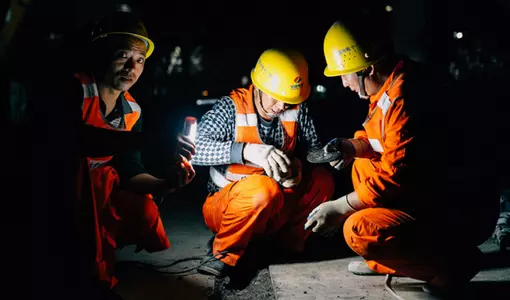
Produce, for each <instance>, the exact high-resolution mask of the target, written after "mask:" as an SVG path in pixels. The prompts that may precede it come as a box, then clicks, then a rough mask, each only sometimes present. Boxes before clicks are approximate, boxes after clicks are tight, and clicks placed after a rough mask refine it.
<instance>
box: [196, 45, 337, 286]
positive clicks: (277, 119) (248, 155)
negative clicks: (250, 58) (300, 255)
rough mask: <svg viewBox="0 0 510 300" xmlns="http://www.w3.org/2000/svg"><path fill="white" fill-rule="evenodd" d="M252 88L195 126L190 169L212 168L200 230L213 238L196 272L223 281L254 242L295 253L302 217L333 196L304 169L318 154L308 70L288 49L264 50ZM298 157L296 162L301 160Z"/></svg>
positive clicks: (326, 179) (321, 179)
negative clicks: (266, 241) (272, 241)
mask: <svg viewBox="0 0 510 300" xmlns="http://www.w3.org/2000/svg"><path fill="white" fill-rule="evenodd" d="M251 79H252V84H251V85H250V86H249V87H248V88H246V89H245V88H240V89H236V90H234V91H233V92H232V93H231V94H230V95H229V96H227V97H223V98H222V99H220V100H219V101H218V102H217V103H216V104H215V105H214V107H213V108H212V109H211V110H210V111H208V112H207V113H206V114H205V115H204V116H203V117H202V119H201V121H200V122H199V125H198V135H197V153H196V155H195V157H194V158H193V161H192V162H193V164H195V165H203V166H210V181H209V184H208V188H209V192H210V193H209V196H208V197H207V199H206V201H205V203H204V205H203V210H202V211H203V215H204V219H205V223H206V224H207V226H208V227H209V228H210V229H211V231H212V232H214V233H215V237H214V241H213V242H212V249H211V251H210V253H209V256H208V257H206V259H208V258H210V257H211V256H215V257H217V258H219V260H210V261H208V262H207V263H206V261H204V263H205V264H204V265H202V266H201V267H200V268H199V271H200V272H202V273H205V274H212V275H214V276H217V277H224V276H226V275H228V274H229V271H232V267H234V266H236V264H237V262H238V260H239V259H240V258H241V257H242V256H243V254H244V253H245V250H246V248H247V247H248V245H249V244H250V242H251V241H252V240H253V239H256V238H261V237H267V236H269V235H272V236H275V235H273V234H279V242H280V244H281V245H282V246H284V247H286V248H284V249H285V250H290V251H293V252H300V251H302V250H303V247H304V241H305V240H306V238H307V237H308V236H309V232H306V231H305V230H304V228H303V225H304V223H305V222H306V216H307V215H308V214H309V213H310V212H311V211H312V209H313V208H314V207H316V206H317V205H319V204H321V203H323V202H325V201H327V200H329V199H330V198H331V196H332V194H333V192H334V184H333V178H332V175H331V173H330V172H329V171H327V170H326V169H325V168H323V167H321V166H319V167H314V168H310V166H309V165H306V164H302V162H303V161H302V160H301V159H302V157H306V155H307V153H308V151H310V150H313V149H320V148H321V147H322V146H321V145H320V142H319V139H318V137H317V134H316V131H315V127H314V124H313V121H312V118H311V116H310V115H309V111H308V107H307V105H306V103H304V101H305V100H306V99H307V98H308V96H309V94H310V85H309V82H308V64H307V62H306V60H305V58H304V57H303V56H302V55H301V54H300V53H298V52H297V51H294V50H282V49H268V50H266V51H265V52H263V53H262V55H261V56H260V58H259V59H258V61H257V63H256V65H255V67H254V68H253V70H252V72H251ZM300 158H301V159H300Z"/></svg>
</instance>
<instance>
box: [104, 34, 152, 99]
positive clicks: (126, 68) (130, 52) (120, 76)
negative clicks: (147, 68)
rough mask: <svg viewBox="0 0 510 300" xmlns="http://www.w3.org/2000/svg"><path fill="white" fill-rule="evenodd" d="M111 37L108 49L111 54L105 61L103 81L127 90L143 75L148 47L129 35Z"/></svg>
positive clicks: (115, 88)
mask: <svg viewBox="0 0 510 300" xmlns="http://www.w3.org/2000/svg"><path fill="white" fill-rule="evenodd" d="M109 39H110V40H109V41H108V43H107V45H108V47H107V49H108V51H109V53H110V54H111V56H110V57H109V59H107V61H106V62H105V64H106V66H105V67H106V68H105V69H104V73H103V76H102V78H103V80H102V81H103V84H104V85H106V86H108V87H110V88H113V89H114V90H117V91H121V92H125V91H127V90H129V89H130V88H131V87H132V86H133V85H134V84H135V82H136V81H137V80H138V78H139V77H140V75H142V72H143V67H144V65H145V53H146V50H147V47H146V46H145V43H144V42H143V41H142V40H140V39H137V38H135V37H131V36H128V35H118V36H112V37H109Z"/></svg>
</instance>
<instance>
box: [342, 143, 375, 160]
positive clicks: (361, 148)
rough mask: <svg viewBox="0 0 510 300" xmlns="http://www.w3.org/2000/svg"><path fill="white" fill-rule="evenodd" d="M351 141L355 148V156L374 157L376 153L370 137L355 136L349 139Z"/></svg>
mask: <svg viewBox="0 0 510 300" xmlns="http://www.w3.org/2000/svg"><path fill="white" fill-rule="evenodd" d="M348 142H349V143H351V145H352V147H353V148H354V152H355V154H354V157H356V158H372V157H374V155H375V153H374V150H373V149H372V146H370V143H369V142H368V139H366V138H355V139H349V140H348Z"/></svg>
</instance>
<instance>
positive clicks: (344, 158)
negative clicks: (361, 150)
mask: <svg viewBox="0 0 510 300" xmlns="http://www.w3.org/2000/svg"><path fill="white" fill-rule="evenodd" d="M324 151H326V152H336V151H338V152H340V157H341V159H339V160H335V161H332V162H330V163H329V164H330V165H331V166H332V167H333V168H335V169H337V170H341V169H343V168H345V167H346V166H348V165H349V164H350V163H351V162H352V161H353V160H354V156H355V154H356V150H355V149H354V146H353V145H352V143H351V142H349V140H348V139H344V138H334V139H332V140H331V141H329V142H328V143H327V144H326V146H324Z"/></svg>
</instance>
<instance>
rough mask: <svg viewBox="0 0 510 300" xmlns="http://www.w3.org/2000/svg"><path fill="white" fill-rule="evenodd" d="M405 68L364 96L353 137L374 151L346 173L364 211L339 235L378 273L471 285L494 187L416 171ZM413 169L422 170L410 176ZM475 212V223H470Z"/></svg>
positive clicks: (490, 222)
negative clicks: (363, 112)
mask: <svg viewBox="0 0 510 300" xmlns="http://www.w3.org/2000/svg"><path fill="white" fill-rule="evenodd" d="M404 67H405V64H404V62H403V61H401V62H400V63H399V64H398V65H397V67H396V68H395V70H394V71H393V73H392V74H391V76H390V77H389V78H388V79H387V81H386V82H385V83H384V85H383V86H382V87H381V89H380V91H379V92H378V93H377V94H375V95H373V96H371V97H370V104H369V113H368V117H367V119H366V121H365V122H364V124H363V126H364V129H365V130H362V131H358V132H356V133H355V138H358V139H362V140H364V141H365V142H367V143H369V144H370V145H371V146H372V150H373V152H372V153H371V154H369V155H367V156H368V158H357V159H356V160H355V161H354V164H353V169H352V181H353V185H354V189H355V191H356V192H357V194H358V196H359V199H360V201H361V202H363V204H365V206H367V207H368V208H367V209H363V210H360V211H358V212H355V213H354V214H352V215H351V216H349V217H348V219H347V220H346V222H345V224H344V228H343V233H344V237H345V240H346V241H347V244H348V245H349V246H350V247H351V249H353V250H354V251H355V252H356V253H357V254H359V255H360V256H362V257H363V258H365V260H366V262H367V264H368V266H369V267H370V268H371V269H373V270H375V271H377V272H379V273H386V274H399V275H404V276H407V277H411V278H415V279H419V280H424V281H429V280H431V279H433V278H434V277H436V276H438V275H441V276H443V275H447V276H450V275H451V276H450V277H451V278H457V279H458V280H459V281H463V280H464V281H465V280H466V279H467V280H469V279H470V278H471V277H472V276H474V275H475V274H476V272H478V266H477V260H478V258H479V251H478V249H477V247H476V246H477V245H479V244H481V243H482V242H483V241H484V239H486V238H488V237H489V236H490V233H491V232H492V229H493V225H494V224H495V223H493V220H494V221H495V219H494V218H493V215H494V209H492V208H494V207H496V209H497V202H498V194H497V192H496V191H497V190H494V191H488V190H487V189H485V188H484V182H483V180H479V178H478V177H476V176H472V177H471V178H469V179H467V180H464V179H463V180H460V179H459V180H449V182H448V183H445V182H446V181H444V180H443V179H444V178H446V177H448V176H451V177H453V178H460V177H461V176H459V174H461V173H463V172H462V171H459V172H457V175H444V174H442V172H444V173H447V172H448V171H447V166H439V168H437V169H434V170H433V171H432V172H429V173H427V172H426V171H425V168H423V169H422V168H421V167H417V166H418V163H419V162H418V161H417V160H416V159H417V158H416V157H410V155H411V148H412V147H413V148H414V147H415V143H416V142H417V141H416V140H415V139H416V138H417V137H416V136H415V132H414V131H413V129H414V128H413V127H411V126H410V122H411V121H412V116H411V114H410V113H409V110H408V107H409V106H408V105H409V104H408V103H407V102H406V101H407V100H406V99H405V97H404V89H403V86H404V83H405V77H406V72H405V68H404ZM435 105H437V104H435ZM433 121H434V120H430V122H433ZM422 146H423V145H421V146H420V147H422ZM422 149H423V147H422ZM437 151H439V150H437V148H436V152H437ZM424 155H434V153H425V154H424ZM445 155H446V154H445ZM413 159H414V160H413ZM418 159H419V158H418ZM412 172H417V173H420V172H423V173H422V174H420V175H419V176H418V177H413V175H412V174H413V173H412ZM468 188H469V189H468ZM480 199H484V202H486V204H485V205H483V204H481V203H480ZM475 203H478V206H474V205H476V204H475ZM494 204H495V205H494ZM452 208H453V209H452ZM477 208H478V211H477ZM496 212H497V210H496ZM473 214H476V216H477V222H473V221H471V219H470V217H469V216H470V215H473ZM478 217H479V218H478Z"/></svg>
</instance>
